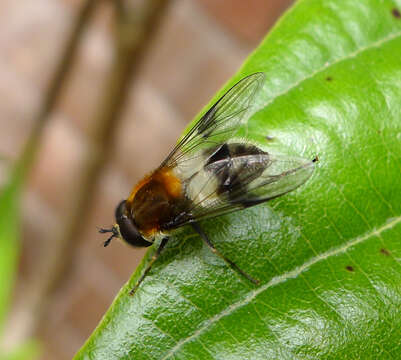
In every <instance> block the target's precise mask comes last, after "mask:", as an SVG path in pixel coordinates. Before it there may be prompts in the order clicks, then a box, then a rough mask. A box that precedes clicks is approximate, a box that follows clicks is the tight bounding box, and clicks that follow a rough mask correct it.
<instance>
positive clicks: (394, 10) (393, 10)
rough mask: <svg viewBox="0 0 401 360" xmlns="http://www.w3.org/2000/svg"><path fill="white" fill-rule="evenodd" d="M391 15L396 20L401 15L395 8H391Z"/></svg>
mask: <svg viewBox="0 0 401 360" xmlns="http://www.w3.org/2000/svg"><path fill="white" fill-rule="evenodd" d="M391 13H392V14H393V16H394V17H395V18H397V19H399V18H401V13H400V10H398V9H397V8H393V9H392V10H391Z"/></svg>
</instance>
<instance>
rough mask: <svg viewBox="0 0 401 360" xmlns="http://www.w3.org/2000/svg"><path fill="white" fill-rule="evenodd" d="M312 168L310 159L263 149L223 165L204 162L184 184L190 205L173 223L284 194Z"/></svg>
mask: <svg viewBox="0 0 401 360" xmlns="http://www.w3.org/2000/svg"><path fill="white" fill-rule="evenodd" d="M232 145H237V144H232ZM219 165H220V166H219ZM313 169H314V161H311V160H306V159H304V158H299V157H289V156H283V155H281V156H277V155H271V154H268V153H263V152H262V153H257V154H251V155H245V156H238V157H233V158H230V159H227V161H226V162H225V164H223V162H222V161H220V164H218V162H216V163H212V164H210V165H207V166H206V167H204V169H203V170H201V171H199V172H198V173H197V174H196V175H194V176H193V178H192V179H191V181H190V183H189V184H188V186H187V192H188V194H189V196H190V198H192V201H193V205H192V207H191V208H190V209H189V211H188V213H187V214H186V216H184V217H181V219H177V224H175V225H176V226H182V225H184V224H186V223H189V222H192V221H196V220H201V219H206V218H211V217H215V216H219V215H222V214H226V213H230V212H233V211H237V210H241V209H244V208H246V207H250V206H253V205H257V204H260V203H262V202H265V201H268V200H271V199H273V198H276V197H278V196H281V195H284V194H286V193H288V192H290V191H292V190H294V189H296V188H297V187H299V186H300V185H302V184H303V183H304V182H305V181H306V180H307V179H308V178H309V177H310V176H311V174H312V172H313Z"/></svg>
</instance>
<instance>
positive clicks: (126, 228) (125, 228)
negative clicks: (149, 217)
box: [116, 200, 153, 247]
mask: <svg viewBox="0 0 401 360" xmlns="http://www.w3.org/2000/svg"><path fill="white" fill-rule="evenodd" d="M116 222H117V224H118V226H119V229H120V234H121V237H122V239H123V240H124V241H125V242H127V243H128V244H130V245H132V246H137V247H148V246H151V245H153V243H152V242H150V241H147V240H146V239H144V238H143V236H142V235H141V233H140V232H139V230H138V228H137V227H136V225H135V223H134V220H133V219H132V217H131V215H130V214H129V213H128V211H127V207H126V201H125V200H123V201H121V202H120V204H119V205H118V206H117V208H116Z"/></svg>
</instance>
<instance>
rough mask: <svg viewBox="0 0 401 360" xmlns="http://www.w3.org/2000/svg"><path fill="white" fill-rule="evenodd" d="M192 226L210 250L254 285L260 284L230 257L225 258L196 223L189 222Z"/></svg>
mask: <svg viewBox="0 0 401 360" xmlns="http://www.w3.org/2000/svg"><path fill="white" fill-rule="evenodd" d="M191 225H192V227H193V228H194V230H195V231H196V232H197V233H198V234H199V235H200V237H201V238H202V240H203V241H204V242H205V244H206V245H207V246H209V248H210V249H211V250H212V252H213V253H215V254H216V255H218V256H219V257H221V258H222V259H223V260H224V261H225V262H226V263H227V264H228V265H230V267H231V268H232V269H233V270H235V271H236V272H238V273H239V274H241V275H242V276H244V277H245V278H247V279H248V280H249V281H251V282H253V283H254V284H256V285H259V284H260V281H259V280H257V279H254V278H253V277H252V276H250V275H249V274H247V273H246V272H245V271H243V270H241V269H240V268H239V267H238V265H237V264H235V263H234V262H233V261H231V260H230V259H227V258H226V257H225V256H224V255H223V254H222V253H221V252H219V250H217V249H216V248H215V247H214V245H213V244H212V243H211V242H210V240H209V238H208V237H207V235H206V234H205V233H204V232H203V230H202V229H201V228H200V226H199V225H198V224H197V223H196V222H193V223H191Z"/></svg>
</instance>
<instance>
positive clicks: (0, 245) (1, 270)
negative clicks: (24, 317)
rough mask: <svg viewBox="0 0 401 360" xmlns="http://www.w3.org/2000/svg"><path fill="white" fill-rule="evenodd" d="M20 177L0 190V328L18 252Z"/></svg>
mask: <svg viewBox="0 0 401 360" xmlns="http://www.w3.org/2000/svg"><path fill="white" fill-rule="evenodd" d="M20 185H21V176H20V174H19V172H18V171H16V172H15V174H14V175H13V176H12V177H11V179H10V181H9V182H8V183H7V184H6V185H5V186H4V188H3V189H1V190H0V274H1V281H0V326H2V325H3V322H4V318H5V316H6V314H7V311H8V307H9V302H10V298H11V292H12V289H13V286H14V281H15V275H16V274H15V273H16V267H17V259H18V251H19V206H18V201H19V193H20Z"/></svg>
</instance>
